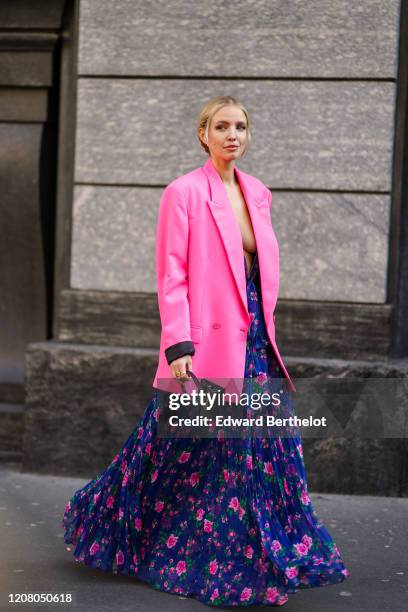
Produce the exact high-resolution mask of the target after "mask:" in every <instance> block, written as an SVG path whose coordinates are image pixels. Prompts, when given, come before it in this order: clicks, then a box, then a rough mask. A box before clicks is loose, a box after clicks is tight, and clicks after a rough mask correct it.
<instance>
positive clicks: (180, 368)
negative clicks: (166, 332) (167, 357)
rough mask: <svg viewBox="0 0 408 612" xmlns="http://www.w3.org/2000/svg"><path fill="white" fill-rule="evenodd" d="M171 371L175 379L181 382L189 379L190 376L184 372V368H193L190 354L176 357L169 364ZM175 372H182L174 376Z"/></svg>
mask: <svg viewBox="0 0 408 612" xmlns="http://www.w3.org/2000/svg"><path fill="white" fill-rule="evenodd" d="M170 368H171V373H172V374H173V377H174V378H175V379H176V380H180V381H181V382H185V381H187V380H191V376H188V375H187V374H186V370H190V372H192V370H193V359H192V357H191V355H183V356H182V357H179V358H178V359H175V360H174V361H172V362H171V364H170ZM176 372H183V374H184V375H183V376H176Z"/></svg>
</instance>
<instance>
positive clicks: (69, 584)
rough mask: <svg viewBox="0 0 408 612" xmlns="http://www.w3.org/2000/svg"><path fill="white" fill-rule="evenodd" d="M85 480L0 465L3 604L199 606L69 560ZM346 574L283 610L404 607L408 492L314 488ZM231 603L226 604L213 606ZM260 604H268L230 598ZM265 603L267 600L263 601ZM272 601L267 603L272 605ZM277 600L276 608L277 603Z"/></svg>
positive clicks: (87, 611)
mask: <svg viewBox="0 0 408 612" xmlns="http://www.w3.org/2000/svg"><path fill="white" fill-rule="evenodd" d="M86 482H88V480H84V479H78V478H62V477H56V476H42V475H41V476H37V475H34V474H28V473H21V472H19V471H18V468H15V469H14V468H13V467H12V466H2V467H1V466H0V525H1V531H0V534H1V547H0V610H1V611H2V612H3V611H7V612H8V611H10V610H38V611H39V610H41V612H43V611H47V610H60V611H63V610H64V611H65V610H71V611H75V612H112V611H113V610H115V612H116V611H117V612H128V611H129V612H139V611H140V612H150V611H152V612H153V611H154V610H157V609H163V608H164V609H166V612H190V611H191V612H192V611H194V612H195V611H205V610H210V609H214V610H215V609H216V608H212V607H210V606H205V605H204V604H201V603H200V602H198V601H196V600H194V599H191V598H183V597H179V596H177V595H170V594H166V593H162V592H160V591H157V590H155V589H153V588H152V587H150V586H148V585H146V584H145V583H142V582H139V581H138V580H137V579H136V578H131V577H126V576H115V575H114V574H110V573H107V572H102V571H100V570H93V569H92V568H89V567H86V566H81V565H78V564H76V565H74V562H73V559H72V552H70V551H67V550H66V548H67V546H66V545H65V544H64V541H63V537H62V530H61V526H60V522H61V518H62V515H63V512H64V508H65V505H66V503H67V501H68V500H69V499H70V497H72V495H73V493H74V492H75V491H76V490H77V489H79V488H80V487H82V486H83V485H84V484H85V483H86ZM311 499H312V503H313V505H314V508H315V510H316V512H317V514H318V516H319V518H320V519H321V520H322V522H323V523H324V524H325V525H326V527H327V528H328V529H329V531H330V533H331V534H332V536H333V538H334V540H335V542H336V544H337V545H338V547H339V549H340V551H341V554H342V557H343V559H344V562H345V565H346V567H347V568H348V570H349V571H350V573H351V576H350V577H349V578H348V579H347V580H345V581H344V582H343V583H341V584H339V585H331V586H327V587H322V588H315V589H303V590H299V591H298V592H297V593H294V594H292V595H289V601H288V602H287V603H286V604H285V605H284V606H283V607H282V608H279V609H284V610H285V612H295V611H296V612H339V611H347V612H365V611H367V612H368V611H369V610H370V612H371V611H374V612H407V610H408V603H407V602H408V499H406V498H404V499H400V498H390V497H368V496H352V495H332V494H330V495H329V494H318V493H315V494H313V493H312V494H311ZM8 593H52V594H56V593H65V594H67V593H71V594H72V599H73V603H71V604H44V603H42V604H25V605H22V604H9V603H8ZM219 609H223V610H231V608H219ZM236 609H238V610H251V611H252V610H254V611H255V610H263V611H264V610H265V609H266V607H259V606H258V607H257V606H253V607H249V608H245V607H242V608H236ZM268 609H269V608H268ZM271 609H272V607H271ZM273 609H275V608H273ZM276 609H277V608H276Z"/></svg>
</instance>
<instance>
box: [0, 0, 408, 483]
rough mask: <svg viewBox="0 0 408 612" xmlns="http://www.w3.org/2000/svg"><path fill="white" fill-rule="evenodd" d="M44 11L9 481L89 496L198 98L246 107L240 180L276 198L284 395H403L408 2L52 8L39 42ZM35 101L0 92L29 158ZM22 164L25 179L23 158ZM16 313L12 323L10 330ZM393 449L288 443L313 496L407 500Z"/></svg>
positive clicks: (151, 319)
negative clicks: (81, 484)
mask: <svg viewBox="0 0 408 612" xmlns="http://www.w3.org/2000/svg"><path fill="white" fill-rule="evenodd" d="M57 5H58V3H47V2H45V3H44V4H42V7H43V8H42V9H41V8H37V19H38V20H39V22H41V24H42V25H39V26H38V28H43V34H44V37H46V36H47V35H48V36H50V35H51V33H52V34H53V35H54V38H55V39H56V43H55V48H53V50H52V51H50V57H49V60H48V61H51V60H52V58H54V61H56V62H57V63H58V71H57V76H56V79H57V81H56V83H55V88H56V91H57V94H58V95H57V101H56V103H55V117H54V122H55V133H54V136H55V138H56V142H55V157H54V155H52V154H50V155H49V159H48V163H49V165H48V166H47V168H48V169H49V173H48V178H50V177H52V176H53V175H54V172H55V188H54V192H53V191H52V186H49V187H47V186H46V190H48V193H49V194H51V195H50V196H49V198H50V202H53V203H54V204H53V205H50V210H49V215H50V217H49V220H48V222H47V224H46V226H47V227H48V228H51V229H52V230H53V232H54V233H53V236H55V240H54V242H53V241H52V240H51V237H50V240H49V242H48V243H47V244H48V245H49V251H47V252H46V254H45V255H44V253H43V254H42V256H41V257H39V258H38V259H37V260H36V261H39V262H40V263H41V262H42V264H43V265H42V267H41V266H40V272H41V273H42V274H43V275H44V274H45V272H44V271H45V270H48V276H49V275H50V269H51V267H52V282H51V281H49V282H48V284H47V282H46V281H45V280H44V279H43V278H42V279H40V282H41V285H40V286H41V287H45V288H46V289H47V290H46V291H42V293H41V296H37V298H33V299H34V300H35V299H36V300H37V301H36V302H35V304H40V303H41V300H42V301H43V304H42V306H41V308H40V310H38V311H37V312H39V314H40V319H41V321H42V323H43V324H42V327H41V325H40V326H39V327H36V328H35V332H33V333H31V334H28V335H27V334H26V335H24V334H20V336H19V342H20V345H19V347H20V348H19V349H18V354H17V355H15V361H17V362H18V363H19V364H20V366H21V369H20V370H19V371H20V373H21V371H23V372H24V376H25V379H24V383H25V406H24V409H23V412H18V411H17V412H18V414H19V415H20V416H21V414H24V423H23V424H24V430H22V431H24V433H22V435H23V444H22V462H23V467H24V468H25V469H34V470H36V471H41V472H52V473H62V474H83V475H89V476H92V474H94V473H95V472H96V471H98V470H100V469H102V468H103V467H104V466H105V465H106V462H107V461H108V460H110V458H111V457H113V455H114V454H115V453H116V451H117V449H118V447H119V445H120V444H121V443H122V442H123V441H124V439H125V437H126V435H128V434H129V433H130V432H131V430H132V429H133V428H134V426H135V424H136V422H137V420H138V418H139V417H140V416H141V415H142V413H143V411H144V409H145V407H146V404H147V402H148V401H149V398H150V395H151V384H152V380H153V376H154V371H155V368H156V364H157V356H158V345H159V334H160V320H159V314H158V309H157V302H156V282H155V256H154V254H155V224H156V216H157V210H158V205H159V200H160V195H161V192H162V189H163V188H164V186H165V185H166V184H168V183H169V182H170V181H171V180H173V179H174V178H175V177H176V176H178V175H180V174H183V173H185V172H188V171H189V170H191V169H193V168H195V167H197V166H199V165H202V164H203V163H204V162H205V160H206V157H205V154H204V152H203V150H202V149H201V148H200V146H199V144H198V141H197V139H196V135H195V122H196V118H197V115H198V112H199V110H200V108H201V107H202V105H203V104H204V103H205V101H206V100H207V99H208V98H210V97H212V96H213V95H217V94H230V95H234V96H237V97H238V98H239V99H240V100H242V101H243V102H244V104H245V105H246V106H247V108H248V110H249V113H250V116H251V119H252V129H253V140H252V144H251V150H250V152H249V153H248V155H247V156H246V157H245V159H243V160H242V161H241V162H238V165H239V167H240V168H242V169H243V170H245V171H247V172H250V173H251V174H255V175H256V176H258V177H259V178H260V179H261V180H262V181H263V182H264V183H265V184H266V185H268V187H270V189H271V190H272V193H273V208H272V212H271V215H272V222H273V225H274V228H275V232H276V234H277V237H278V240H279V243H280V250H281V285H280V299H279V301H278V306H277V310H276V324H277V341H278V345H279V347H280V348H281V352H282V354H283V356H284V360H285V364H287V367H288V369H289V371H290V372H291V374H293V375H294V377H295V379H296V377H314V376H317V377H319V376H320V377H325V376H327V375H328V374H330V375H332V376H340V377H341V376H343V377H344V376H345V375H349V376H386V377H388V376H391V377H394V376H396V377H405V376H406V370H407V365H406V358H407V356H408V329H407V327H408V326H407V325H406V323H405V321H406V319H407V314H408V282H407V281H408V276H407V264H408V262H407V245H408V237H407V153H408V147H407V143H408V139H407V75H408V57H407V48H406V45H404V42H403V41H404V35H405V39H406V35H407V32H408V18H407V6H406V2H405V0H401V2H399V0H388V1H387V2H386V3H384V2H383V1H382V0H362V2H361V3H359V4H358V5H357V4H350V3H349V2H345V1H344V0H336V1H335V2H332V3H330V4H328V3H326V2H322V1H321V0H311V1H310V2H307V3H304V2H298V1H297V0H293V1H291V2H280V1H277V0H273V1H270V0H256V1H252V0H237V1H236V2H234V3H222V4H221V5H220V3H216V2H212V1H204V2H201V3H196V4H194V3H191V2H186V1H184V0H170V2H162V1H161V0H159V1H157V2H139V1H136V0H109V1H108V0H80V1H79V2H76V1H74V0H68V1H67V2H65V3H64V2H62V1H61V3H60V13H59V14H54V17H53V21H52V23H51V22H47V21H46V17H47V16H48V18H49V19H51V17H50V14H51V13H50V11H51V10H52V8H51V7H52V6H54V8H55V7H56V6H57ZM29 7H30V5H29V3H28V2H27V3H24V2H22V3H21V7H20V13H19V15H16V18H15V21H14V22H13V20H12V19H11V17H10V12H9V13H8V17H9V30H10V36H12V35H13V32H14V30H17V28H18V29H19V31H21V23H20V27H19V23H18V19H20V21H21V20H22V19H23V17H24V15H27V11H29V10H34V9H30V8H29ZM1 10H3V9H1ZM10 10H11V9H10ZM41 10H43V12H44V14H43V15H40V13H41ZM45 13H46V14H45ZM0 16H1V13H0ZM4 17H5V18H6V17H7V15H4ZM30 19H33V16H32V15H31V14H30ZM27 22H28V23H32V22H30V20H29V19H28V18H27ZM38 28H37V29H38ZM27 34H30V32H29V31H28V32H27ZM3 37H4V36H3ZM37 44H39V43H38V42H37ZM3 46H4V45H3ZM20 52H21V49H20ZM4 53H6V51H4ZM8 53H10V51H8ZM26 53H27V57H28V56H29V55H30V54H31V56H32V57H34V55H35V53H37V54H38V51H35V50H34V49H33V48H31V49H28V50H27V51H26ZM43 53H44V51H43ZM20 59H21V58H20ZM42 59H43V60H44V57H43V58H42ZM13 61H14V62H16V61H17V60H16V58H14V60H13ZM27 61H28V59H27ZM14 66H15V67H16V70H17V72H18V70H19V67H18V66H19V65H18V64H17V63H14ZM42 78H44V79H45V77H42ZM50 83H51V81H50V82H49V83H48V82H46V80H44V81H42V82H38V83H37V84H35V85H32V84H31V85H30V84H28V85H24V87H23V86H22V85H21V84H17V85H14V84H13V83H12V84H10V85H8V86H9V87H10V92H9V94H10V96H11V97H10V98H9V99H13V100H17V96H18V95H20V96H21V99H23V98H24V104H25V105H26V106H25V107H24V108H26V111H27V113H28V112H30V113H31V114H33V113H35V112H38V117H37V119H35V121H37V123H36V125H37V128H36V129H37V132H38V138H40V139H41V138H45V135H46V134H45V130H44V127H43V124H41V121H42V117H43V115H41V113H42V112H43V113H45V110H44V109H45V100H46V95H47V91H48V95H51V94H50V87H51V86H50ZM2 84H3V85H5V84H6V85H7V81H6V82H5V81H4V80H3V83H2ZM17 87H19V88H20V91H19V92H17ZM47 88H48V90H47ZM40 90H41V92H42V95H43V102H42V103H41V101H40V96H39V92H40ZM21 91H25V93H24V94H22V93H21ZM2 96H3V100H4V105H3V106H2V109H3V111H2V112H3V117H4V116H6V115H7V113H11V115H9V116H11V117H13V115H12V113H13V112H17V111H16V107H14V109H12V108H11V105H9V106H10V108H8V110H7V108H6V107H7V101H6V98H7V96H6V94H5V93H4V90H3V92H2ZM13 96H14V97H13ZM30 96H31V98H30ZM34 98H35V104H37V105H38V111H35V108H36V107H35V106H34V104H33V103H31V102H30V100H31V99H32V100H34ZM19 99H20V98H19ZM41 104H43V106H41ZM20 108H22V106H21V107H20ZM28 109H29V111H28ZM21 112H22V111H21ZM24 112H25V111H24ZM5 113H6V115H5ZM27 116H28V115H27ZM44 116H45V115H44ZM30 117H31V115H30ZM17 120H18V121H20V120H21V122H22V127H21V128H17V127H16V123H15V121H16V119H13V118H12V119H11V120H9V121H11V122H14V123H13V126H14V127H12V126H11V123H10V122H9V123H5V122H4V121H8V120H7V119H6V120H4V119H2V117H0V121H3V123H1V126H0V127H2V128H3V130H4V133H5V134H6V137H7V138H9V139H11V140H12V141H14V139H15V135H16V130H17V131H18V130H20V132H19V133H25V134H27V133H28V132H27V126H26V125H25V124H24V121H32V118H28V119H27V117H25V118H24V117H23V118H22V119H18V117H17ZM24 126H25V127H24ZM13 130H14V131H13ZM30 138H31V142H33V139H34V138H36V137H35V136H33V135H31V137H30ZM7 142H9V141H7ZM23 146H28V145H23ZM36 146H37V149H38V147H39V146H40V145H39V144H38V145H36ZM11 150H12V149H11ZM13 155H14V157H13ZM33 156H34V157H32V159H33V160H37V161H38V159H39V156H40V154H39V153H38V150H37V152H36V153H35V154H34V153H33ZM35 156H36V157H35ZM16 157H17V152H15V153H14V154H11V156H10V160H9V161H10V163H14V160H15V158H16ZM54 159H56V160H57V162H56V164H55V166H56V167H55V171H54V169H53V167H52V162H53V160H54ZM6 161H7V160H6ZM42 177H43V178H44V177H47V171H45V172H43V174H42ZM7 187H9V186H8V185H7ZM18 188H19V187H18V185H17V187H16V186H14V187H13V189H15V190H17V191H14V196H13V197H14V198H15V197H17V196H16V193H17V194H18ZM10 189H11V187H10ZM53 193H54V195H53ZM11 199H13V198H11ZM38 210H39V205H38V206H37V208H36V211H37V219H39V221H38V222H39V223H40V226H41V223H42V226H41V227H44V220H43V221H41V215H40V214H39V213H38ZM7 214H10V213H6V215H7ZM27 236H28V235H27ZM36 236H37V237H38V236H39V232H37V233H36ZM6 244H7V243H6ZM26 255H27V261H26V263H25V265H24V266H23V268H24V270H27V266H28V260H29V258H30V256H29V254H28V253H27V252H26ZM13 265H14V264H13ZM47 266H48V268H47ZM50 266H51V267H50ZM6 267H7V263H6ZM4 276H6V275H4ZM25 282H27V281H25ZM4 283H5V285H7V281H6V280H5V281H4ZM9 284H10V283H9ZM37 290H38V286H37ZM47 292H48V293H47ZM50 292H51V294H50ZM32 293H35V290H33V289H32ZM9 309H10V311H11V310H12V308H11V306H10V308H9ZM29 310H30V309H29V308H25V309H23V310H22V312H21V313H20V314H19V315H18V317H17V316H16V314H15V313H12V315H10V317H11V320H13V321H17V322H16V325H17V324H18V321H20V322H21V320H22V319H24V320H25V321H28V320H29ZM45 312H47V313H48V314H47V317H48V319H47V318H46V319H44V313H45ZM31 314H32V309H31ZM27 317H28V318H27ZM6 321H7V319H6ZM44 321H45V323H44ZM47 321H48V328H47ZM30 329H31V330H32V329H33V327H32V326H31V327H30ZM9 344H10V348H8V345H7V342H6V344H5V347H6V348H5V350H4V354H3V362H4V363H6V362H7V358H8V354H10V353H11V347H12V342H11V341H10V342H9ZM22 358H24V360H25V362H24V364H23V362H22ZM5 383H7V381H5ZM4 388H5V387H4ZM15 388H16V389H17V388H18V385H15ZM20 397H21V393H20ZM6 403H7V402H6ZM8 404H9V405H10V404H13V401H9V402H8ZM14 404H15V405H17V404H19V402H18V401H14ZM8 418H9V419H13V418H14V419H15V422H17V420H18V418H20V417H18V416H17V413H16V414H14V417H13V416H12V415H9V416H8ZM20 424H21V418H20ZM407 446H408V445H407V443H406V441H405V439H404V438H400V439H393V440H390V439H383V440H379V439H374V440H354V439H347V440H346V439H342V438H338V439H334V440H320V441H316V440H314V441H313V440H307V441H305V453H306V465H307V467H308V471H309V478H310V486H311V488H312V489H313V488H315V489H317V490H326V491H336V492H343V491H344V492H351V493H354V492H359V493H360V492H366V493H382V494H396V495H400V494H406V493H407V491H408V482H407V472H408V464H407V459H406V456H407V452H406V451H407ZM329 462H330V463H331V467H330V469H328V465H329Z"/></svg>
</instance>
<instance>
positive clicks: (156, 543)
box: [63, 96, 349, 606]
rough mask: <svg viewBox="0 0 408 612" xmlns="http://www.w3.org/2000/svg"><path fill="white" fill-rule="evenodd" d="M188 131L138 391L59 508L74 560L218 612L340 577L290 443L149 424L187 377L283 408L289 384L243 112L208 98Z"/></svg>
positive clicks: (274, 272) (274, 273)
mask: <svg viewBox="0 0 408 612" xmlns="http://www.w3.org/2000/svg"><path fill="white" fill-rule="evenodd" d="M197 134H198V138H199V141H200V144H201V145H202V146H203V148H204V149H205V151H206V153H207V154H208V156H209V157H208V160H207V162H206V163H205V164H204V166H202V167H200V168H197V169H196V170H193V171H192V172H190V173H188V174H186V175H184V176H181V177H178V178H177V179H176V180H174V181H173V182H172V183H170V185H168V186H167V187H166V189H165V190H164V193H163V196H162V199H161V203H160V209H159V216H158V225H157V261H156V263H157V288H158V301H159V309H160V318H161V323H162V334H161V341H160V354H159V363H158V368H157V372H156V376H155V378H154V382H153V395H152V399H151V401H150V403H149V404H148V406H147V408H146V410H145V413H144V415H143V417H142V418H141V419H140V421H139V423H138V424H137V426H136V428H135V430H134V431H133V432H132V434H131V435H130V436H129V438H128V440H127V441H126V443H125V444H124V446H123V447H122V449H121V450H120V451H119V452H118V454H117V455H116V456H115V457H114V459H113V460H112V463H111V464H110V465H109V466H108V467H107V469H106V470H105V471H104V472H102V473H101V474H100V475H99V476H98V477H97V478H95V479H94V480H92V481H91V482H89V483H88V484H87V485H86V486H84V487H83V488H82V489H80V490H78V491H77V492H76V493H75V494H74V496H73V497H72V499H71V500H70V501H69V502H68V504H67V506H66V509H65V513H64V517H63V527H64V539H65V542H66V543H67V544H68V543H73V544H74V545H75V549H74V559H75V561H78V562H82V563H84V564H86V565H90V566H92V567H97V568H100V569H103V570H106V571H112V572H114V573H122V574H129V575H134V576H137V577H138V578H140V579H141V580H143V581H145V582H148V583H149V584H151V585H152V586H154V587H155V588H157V589H160V590H162V591H167V592H169V593H177V594H179V595H180V594H181V595H186V596H192V597H195V598H196V599H198V600H199V601H202V602H204V603H206V604H210V605H216V606H237V605H245V606H246V605H252V604H262V605H271V606H281V605H283V604H285V603H286V601H288V594H289V593H295V592H296V590H297V589H299V588H307V587H318V586H324V585H328V584H334V583H338V582H341V581H343V580H344V579H345V578H346V577H347V576H348V575H349V572H348V570H347V569H346V568H345V567H344V564H343V562H342V559H341V556H340V552H339V550H338V548H337V547H336V545H335V543H334V542H333V540H332V538H331V536H330V534H329V532H328V531H327V529H326V528H325V527H324V525H323V524H322V523H321V522H319V521H318V518H317V515H316V513H315V511H314V509H313V506H312V504H311V502H310V498H309V496H308V492H307V481H306V473H305V467H304V463H303V455H302V444H301V440H300V437H298V436H295V435H290V436H285V437H280V436H275V437H269V436H267V437H265V436H264V437H262V436H257V437H253V436H249V435H248V436H241V437H236V438H227V439H220V437H219V436H217V437H213V438H205V437H199V438H177V437H167V438H165V437H160V436H158V431H157V425H158V418H159V416H160V408H161V404H160V399H161V398H162V397H164V396H165V397H169V396H168V395H166V394H168V393H169V392H171V391H174V390H176V392H177V391H180V383H183V384H191V383H190V382H187V381H189V380H191V375H190V373H191V372H192V373H194V374H195V375H196V376H198V378H199V379H204V378H205V379H207V380H210V381H211V380H216V381H219V380H221V379H223V380H224V381H226V383H225V385H224V386H223V388H224V389H227V388H228V389H229V390H233V388H234V386H235V390H237V389H238V391H239V392H241V391H242V390H243V389H247V388H248V381H250V383H251V384H252V383H255V384H256V385H258V387H259V388H262V389H266V388H273V386H274V385H275V386H276V385H277V387H278V388H279V393H280V394H281V399H282V406H283V407H284V409H285V410H286V413H290V412H291V411H292V403H291V391H295V390H296V389H295V386H294V384H293V382H292V381H291V379H290V376H289V374H288V372H287V370H286V368H285V366H284V364H283V362H282V359H281V357H280V354H279V351H278V348H277V346H276V342H275V317H274V315H273V312H274V309H275V305H276V300H277V296H278V286H279V252H278V245H277V241H276V237H275V234H274V232H273V229H272V225H271V219H270V205H271V201H272V197H271V193H270V191H269V190H268V189H267V188H266V187H265V186H264V185H263V184H262V183H261V181H259V180H258V179H256V178H255V177H253V176H251V175H249V174H246V173H244V172H242V171H240V170H238V169H237V168H236V165H235V163H236V160H237V159H239V158H240V157H242V155H243V154H244V152H245V151H246V150H247V148H248V144H249V141H250V128H249V120H248V113H247V111H246V109H245V108H244V107H243V106H242V104H241V103H240V102H239V101H237V100H236V99H234V98H232V97H229V96H218V97H216V98H214V99H212V100H210V101H209V102H208V104H207V105H206V106H205V107H204V108H203V110H202V112H201V114H200V117H199V122H198V127H197ZM280 380H282V381H283V383H280V382H279V381H280ZM163 392H164V394H163ZM292 413H293V411H292Z"/></svg>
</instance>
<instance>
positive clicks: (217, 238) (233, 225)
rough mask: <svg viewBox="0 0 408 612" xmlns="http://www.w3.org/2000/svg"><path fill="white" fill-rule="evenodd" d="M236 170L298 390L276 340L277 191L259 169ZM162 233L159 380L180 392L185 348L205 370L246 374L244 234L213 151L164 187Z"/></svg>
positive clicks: (269, 306)
mask: <svg viewBox="0 0 408 612" xmlns="http://www.w3.org/2000/svg"><path fill="white" fill-rule="evenodd" d="M235 172H236V176H237V179H238V181H239V184H240V186H241V189H242V193H243V195H244V198H245V200H246V203H247V207H248V211H249V214H250V217H251V221H252V226H253V230H254V234H255V239H256V244H257V251H258V261H259V269H260V278H261V291H262V304H263V312H264V316H265V322H266V327H267V331H268V336H269V339H270V341H271V344H272V347H273V349H274V351H275V354H276V357H277V359H278V361H279V363H280V365H281V367H282V371H283V372H284V374H285V377H286V379H287V382H288V384H289V387H290V389H292V391H296V387H295V385H294V384H293V381H292V380H291V378H290V376H289V374H288V372H287V370H286V368H285V366H284V364H283V361H282V358H281V356H280V354H279V350H278V347H277V345H276V342H275V316H274V310H275V306H276V301H277V298H278V292H279V246H278V242H277V239H276V236H275V233H274V231H273V228H272V223H271V217H270V207H271V204H272V194H271V192H270V191H269V189H268V188H267V187H265V185H264V184H263V183H262V182H261V181H260V180H259V179H257V178H255V177H254V176H252V175H250V174H247V173H245V172H242V170H239V169H238V168H237V167H235ZM156 238H157V242H156V272H157V296H158V305H159V310H160V318H161V324H162V332H161V339H160V353H159V363H158V367H157V371H156V375H155V378H154V381H153V387H155V388H158V389H163V390H164V391H170V392H171V391H173V392H180V385H179V383H178V382H177V381H176V380H174V379H173V377H172V373H171V369H170V366H169V364H170V363H171V361H173V359H176V358H177V357H180V356H182V355H185V354H191V355H193V356H192V361H193V372H194V373H195V374H196V375H197V376H198V377H199V378H202V377H204V378H208V379H210V380H211V379H217V380H218V381H219V380H221V379H223V380H225V379H235V380H237V379H241V380H242V379H243V377H244V371H245V352H246V337H247V333H248V330H249V325H250V316H249V312H248V302H247V294H246V277H245V268H244V263H243V257H244V252H243V243H242V235H241V231H240V228H239V225H238V223H237V221H236V219H235V216H234V212H233V210H232V207H231V204H230V201H229V199H228V196H227V192H226V190H225V187H224V184H223V182H222V180H221V177H220V175H219V174H218V172H217V170H216V168H215V166H214V164H213V162H212V160H211V158H210V157H209V158H208V160H207V162H206V163H205V164H204V165H203V166H201V167H199V168H196V169H195V170H192V171H191V172H188V173H187V174H184V175H183V176H179V177H178V178H176V179H175V180H174V181H172V182H171V183H170V184H169V185H168V186H167V187H166V188H165V189H164V191H163V194H162V197H161V201H160V208H159V213H158V222H157V234H156ZM169 379H171V380H172V381H173V383H174V384H173V383H170V382H169ZM215 382H217V381H215ZM188 384H190V383H188ZM191 384H192V383H191ZM235 389H236V384H235ZM240 389H241V387H240V386H239V387H238V391H239V390H240Z"/></svg>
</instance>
